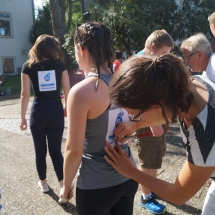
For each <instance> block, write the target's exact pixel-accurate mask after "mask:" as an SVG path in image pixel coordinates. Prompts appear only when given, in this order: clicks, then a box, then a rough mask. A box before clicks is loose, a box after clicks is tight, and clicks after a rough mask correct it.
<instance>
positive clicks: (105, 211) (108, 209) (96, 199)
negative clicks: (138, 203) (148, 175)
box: [76, 179, 138, 215]
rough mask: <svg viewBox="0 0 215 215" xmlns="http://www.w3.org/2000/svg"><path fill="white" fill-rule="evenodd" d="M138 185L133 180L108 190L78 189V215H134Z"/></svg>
mask: <svg viewBox="0 0 215 215" xmlns="http://www.w3.org/2000/svg"><path fill="white" fill-rule="evenodd" d="M137 188H138V183H137V182H136V181H134V180H132V179H129V180H128V181H126V182H124V183H122V184H119V185H116V186H113V187H108V188H103V189H96V190H82V189H79V188H76V207H77V212H78V215H132V214H133V203H134V196H135V193H136V192H137Z"/></svg>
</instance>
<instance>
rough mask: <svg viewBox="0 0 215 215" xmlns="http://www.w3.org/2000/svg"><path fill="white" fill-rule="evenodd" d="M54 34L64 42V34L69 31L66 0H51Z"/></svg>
mask: <svg viewBox="0 0 215 215" xmlns="http://www.w3.org/2000/svg"><path fill="white" fill-rule="evenodd" d="M49 4H50V14H51V20H52V29H53V34H54V36H55V37H56V38H58V39H59V40H60V42H61V44H64V42H65V39H64V35H65V34H66V33H67V28H66V20H65V8H64V0H49Z"/></svg>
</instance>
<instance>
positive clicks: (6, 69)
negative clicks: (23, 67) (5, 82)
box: [2, 57, 15, 74]
mask: <svg viewBox="0 0 215 215" xmlns="http://www.w3.org/2000/svg"><path fill="white" fill-rule="evenodd" d="M14 62H15V60H14V57H2V68H3V74H14V73H15V65H14Z"/></svg>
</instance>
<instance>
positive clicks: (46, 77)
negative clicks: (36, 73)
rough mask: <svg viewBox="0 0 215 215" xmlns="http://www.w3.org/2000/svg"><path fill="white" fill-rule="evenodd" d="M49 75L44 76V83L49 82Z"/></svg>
mask: <svg viewBox="0 0 215 215" xmlns="http://www.w3.org/2000/svg"><path fill="white" fill-rule="evenodd" d="M50 75H51V74H50V73H47V74H46V75H45V76H44V80H45V81H49V80H50Z"/></svg>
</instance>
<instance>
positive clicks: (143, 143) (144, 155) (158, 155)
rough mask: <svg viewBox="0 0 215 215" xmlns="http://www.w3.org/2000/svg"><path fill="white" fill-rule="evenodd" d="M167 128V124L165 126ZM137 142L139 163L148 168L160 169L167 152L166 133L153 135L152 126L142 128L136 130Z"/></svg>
mask: <svg viewBox="0 0 215 215" xmlns="http://www.w3.org/2000/svg"><path fill="white" fill-rule="evenodd" d="M163 128H164V129H166V126H163ZM136 134H137V136H138V137H136V138H135V143H136V146H137V150H138V158H139V165H140V166H141V167H143V168H147V169H159V168H161V166H162V158H163V156H164V155H165V153H166V135H165V134H163V135H162V136H160V137H153V135H152V132H151V130H150V128H149V127H148V128H141V129H138V130H137V132H136Z"/></svg>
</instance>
